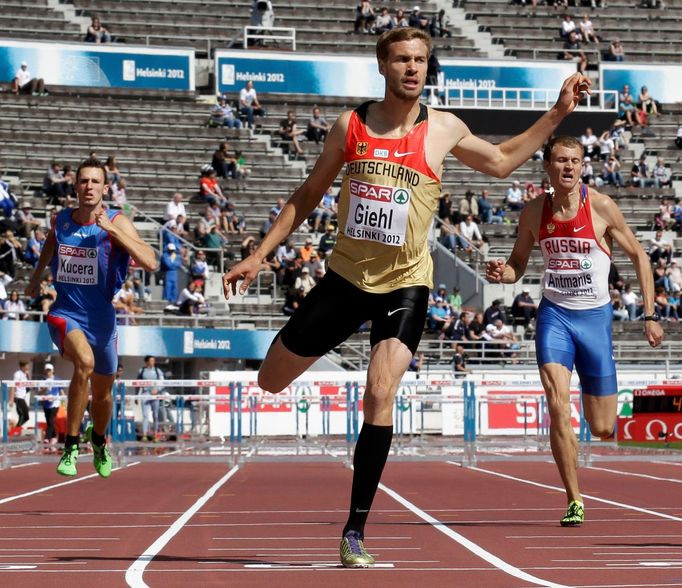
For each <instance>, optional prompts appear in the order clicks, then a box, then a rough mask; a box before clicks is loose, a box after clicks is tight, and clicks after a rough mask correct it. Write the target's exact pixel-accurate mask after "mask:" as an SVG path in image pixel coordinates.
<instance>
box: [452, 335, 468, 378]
mask: <svg viewBox="0 0 682 588" xmlns="http://www.w3.org/2000/svg"><path fill="white" fill-rule="evenodd" d="M468 359H469V355H468V354H467V353H466V352H465V351H464V346H463V345H462V344H461V343H458V344H457V345H455V353H454V355H453V356H452V370H453V372H454V375H455V378H464V377H465V376H466V375H467V374H468V373H469V369H468V368H467V360H468Z"/></svg>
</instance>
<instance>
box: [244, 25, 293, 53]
mask: <svg viewBox="0 0 682 588" xmlns="http://www.w3.org/2000/svg"><path fill="white" fill-rule="evenodd" d="M252 41H256V42H258V41H263V42H266V41H287V42H290V43H291V48H292V51H296V29H295V28H292V27H263V26H246V27H244V49H248V48H249V47H250V46H252V45H253V43H251V42H252Z"/></svg>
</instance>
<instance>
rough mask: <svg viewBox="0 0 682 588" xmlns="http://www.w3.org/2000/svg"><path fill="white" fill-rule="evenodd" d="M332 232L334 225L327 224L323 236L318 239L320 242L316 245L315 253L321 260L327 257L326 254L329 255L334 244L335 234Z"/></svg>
mask: <svg viewBox="0 0 682 588" xmlns="http://www.w3.org/2000/svg"><path fill="white" fill-rule="evenodd" d="M334 230H335V227H334V225H333V224H331V223H328V224H327V227H326V230H325V232H324V235H322V236H321V237H320V242H319V243H318V244H317V252H318V253H319V254H320V256H321V257H323V258H324V257H326V256H327V253H329V251H331V250H332V249H333V248H334V245H335V244H336V234H335V233H334Z"/></svg>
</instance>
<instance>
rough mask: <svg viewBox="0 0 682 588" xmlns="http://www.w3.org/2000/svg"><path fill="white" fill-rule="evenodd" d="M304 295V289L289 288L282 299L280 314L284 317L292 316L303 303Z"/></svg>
mask: <svg viewBox="0 0 682 588" xmlns="http://www.w3.org/2000/svg"><path fill="white" fill-rule="evenodd" d="M305 295H306V292H305V288H303V287H301V288H299V289H294V288H289V290H288V291H287V294H286V297H285V299H284V306H283V307H282V312H283V313H284V314H285V315H286V316H291V315H292V314H294V311H295V310H296V309H297V308H298V307H299V306H300V305H301V302H303V299H304V298H305Z"/></svg>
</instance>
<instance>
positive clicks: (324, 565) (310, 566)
mask: <svg viewBox="0 0 682 588" xmlns="http://www.w3.org/2000/svg"><path fill="white" fill-rule="evenodd" d="M244 567H245V568H247V569H252V570H282V569H287V570H290V569H292V568H294V569H299V570H315V569H320V568H340V567H342V566H341V564H340V563H319V564H308V565H305V564H299V565H296V564H294V565H293V566H291V565H288V564H285V565H279V564H246V565H245V566H244ZM393 567H395V566H394V565H393V564H391V563H379V564H374V565H373V566H372V568H393Z"/></svg>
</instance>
